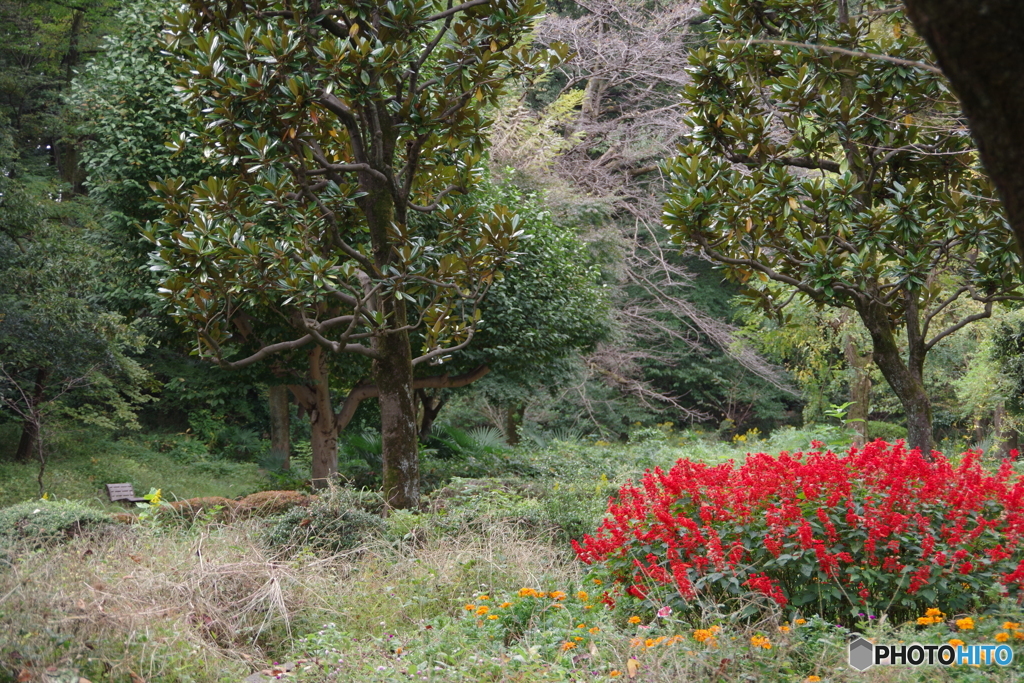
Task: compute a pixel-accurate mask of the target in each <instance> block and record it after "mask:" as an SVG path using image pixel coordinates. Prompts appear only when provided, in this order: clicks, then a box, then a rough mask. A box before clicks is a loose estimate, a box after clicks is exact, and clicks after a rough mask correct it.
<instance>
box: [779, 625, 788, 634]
mask: <svg viewBox="0 0 1024 683" xmlns="http://www.w3.org/2000/svg"><path fill="white" fill-rule="evenodd" d="M779 630H780V631H782V632H783V633H789V627H788V626H780V627H779Z"/></svg>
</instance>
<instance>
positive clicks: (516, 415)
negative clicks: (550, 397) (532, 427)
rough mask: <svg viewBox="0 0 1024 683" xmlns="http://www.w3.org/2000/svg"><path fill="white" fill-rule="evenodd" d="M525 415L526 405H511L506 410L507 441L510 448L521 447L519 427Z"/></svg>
mask: <svg viewBox="0 0 1024 683" xmlns="http://www.w3.org/2000/svg"><path fill="white" fill-rule="evenodd" d="M525 414H526V404H525V403H509V404H508V406H507V407H506V408H505V440H506V441H507V442H508V445H509V446H518V445H519V427H520V425H522V424H523V415H525Z"/></svg>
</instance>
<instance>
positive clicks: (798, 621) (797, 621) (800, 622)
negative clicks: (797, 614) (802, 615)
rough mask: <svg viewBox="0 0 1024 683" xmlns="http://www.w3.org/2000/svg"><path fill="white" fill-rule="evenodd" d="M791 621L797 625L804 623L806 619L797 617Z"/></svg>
mask: <svg viewBox="0 0 1024 683" xmlns="http://www.w3.org/2000/svg"><path fill="white" fill-rule="evenodd" d="M793 623H794V624H796V625H797V626H803V625H804V624H806V623H807V620H806V619H797V620H796V621H794V622H793Z"/></svg>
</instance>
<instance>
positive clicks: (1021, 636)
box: [1013, 631, 1024, 640]
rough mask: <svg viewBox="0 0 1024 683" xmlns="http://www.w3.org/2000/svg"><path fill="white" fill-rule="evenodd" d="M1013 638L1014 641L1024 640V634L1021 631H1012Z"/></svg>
mask: <svg viewBox="0 0 1024 683" xmlns="http://www.w3.org/2000/svg"><path fill="white" fill-rule="evenodd" d="M1013 638H1014V640H1024V632H1022V631H1014V632H1013Z"/></svg>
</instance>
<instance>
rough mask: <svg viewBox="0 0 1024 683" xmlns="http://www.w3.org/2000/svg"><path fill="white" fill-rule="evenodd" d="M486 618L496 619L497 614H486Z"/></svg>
mask: <svg viewBox="0 0 1024 683" xmlns="http://www.w3.org/2000/svg"><path fill="white" fill-rule="evenodd" d="M487 618H488V619H497V618H498V615H497V614H488V615H487Z"/></svg>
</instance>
